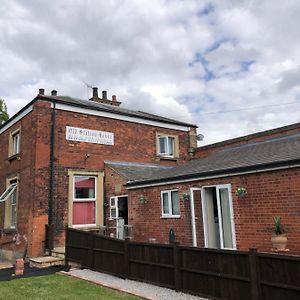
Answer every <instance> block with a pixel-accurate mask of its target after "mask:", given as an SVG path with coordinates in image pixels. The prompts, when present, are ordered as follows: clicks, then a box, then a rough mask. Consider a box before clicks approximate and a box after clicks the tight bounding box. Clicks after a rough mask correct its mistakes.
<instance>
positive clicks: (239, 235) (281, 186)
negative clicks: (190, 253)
mask: <svg viewBox="0 0 300 300" xmlns="http://www.w3.org/2000/svg"><path fill="white" fill-rule="evenodd" d="M299 182H300V169H299V168H297V169H287V170H280V171H273V172H264V173H257V174H249V175H243V176H234V177H227V178H220V179H212V180H203V181H195V182H192V183H182V184H173V185H166V186H160V187H152V188H145V189H137V190H128V194H129V198H130V200H129V201H130V204H131V206H132V210H131V214H132V215H131V217H132V224H133V225H134V227H135V233H136V235H135V238H136V239H137V240H140V241H146V240H148V239H149V238H157V240H158V241H159V242H162V243H166V242H168V230H169V229H170V227H173V228H175V234H176V236H177V239H178V241H179V242H180V243H182V244H186V245H191V244H192V240H191V225H190V223H191V217H190V206H189V201H187V200H183V199H182V197H180V209H181V218H180V219H162V218H161V204H160V191H162V190H168V189H179V193H180V195H182V193H183V192H187V191H188V190H189V188H190V187H198V188H201V187H202V186H210V185H218V184H231V190H232V200H233V210H234V222H235V231H236V242H237V248H238V249H241V250H247V249H249V248H250V247H252V246H256V247H258V249H259V250H261V251H270V250H271V248H272V246H271V242H270V238H271V235H272V228H273V217H274V216H277V215H278V216H281V217H282V221H283V223H284V225H285V227H286V229H287V236H288V248H289V249H290V250H291V253H300V184H299ZM237 187H245V188H246V190H247V195H246V196H245V197H244V198H238V197H237V196H236V194H235V190H236V188H237ZM141 194H143V195H145V196H146V198H147V203H146V204H139V201H138V196H139V195H141ZM195 215H196V217H198V220H196V227H197V238H198V244H199V246H204V236H203V224H202V222H203V221H202V212H201V197H200V195H198V197H196V200H195Z"/></svg>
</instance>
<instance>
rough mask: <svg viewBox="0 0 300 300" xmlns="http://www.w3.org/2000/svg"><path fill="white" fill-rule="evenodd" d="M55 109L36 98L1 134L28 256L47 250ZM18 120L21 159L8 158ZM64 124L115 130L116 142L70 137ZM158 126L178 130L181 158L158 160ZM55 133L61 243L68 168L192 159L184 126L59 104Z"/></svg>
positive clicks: (1, 160)
mask: <svg viewBox="0 0 300 300" xmlns="http://www.w3.org/2000/svg"><path fill="white" fill-rule="evenodd" d="M51 111H52V110H51V104H50V103H49V102H45V101H36V102H35V103H34V110H33V112H31V113H30V114H29V115H27V116H26V117H25V118H23V119H22V120H21V121H20V122H18V123H17V124H15V125H14V126H13V127H11V128H10V129H9V130H7V131H6V132H4V133H3V134H1V136H0V145H1V147H0V154H1V157H0V167H1V168H0V188H1V189H2V190H4V188H5V180H6V177H7V176H10V175H12V174H19V176H20V177H19V178H20V185H19V189H20V196H19V202H18V231H20V233H21V234H23V233H26V235H27V236H28V239H29V250H28V254H29V256H36V255H40V254H42V253H43V247H44V240H45V236H44V233H45V225H46V224H47V222H48V199H49V156H50V129H51ZM19 124H21V125H22V145H21V159H20V160H14V161H11V162H9V161H8V160H7V152H8V133H9V132H10V131H11V130H13V129H14V128H16V127H18V125H19ZM66 126H74V127H81V128H88V129H94V130H101V131H109V132H114V135H115V136H114V137H115V145H114V146H105V145H96V144H91V143H80V142H72V141H67V140H66V138H65V136H66V133H65V130H66ZM157 131H158V132H160V133H161V132H163V133H166V134H178V135H179V146H180V159H179V160H178V161H172V160H161V161H160V159H159V158H158V157H157V156H156V139H155V137H156V132H157ZM55 135H56V136H55V185H54V191H53V192H54V203H53V219H54V222H55V243H56V244H61V243H63V241H64V234H63V233H64V226H65V225H66V224H67V223H68V170H69V169H72V170H74V169H75V170H80V169H82V170H84V171H101V170H103V169H104V163H103V162H104V160H118V161H136V162H157V163H168V164H180V163H184V161H186V160H187V159H189V156H188V149H189V145H188V142H189V137H188V133H187V132H183V131H176V130H171V129H163V128H158V127H154V126H148V125H143V124H137V123H130V122H126V121H120V120H113V119H108V118H101V117H96V116H86V115H83V114H78V113H71V112H66V111H61V110H57V113H56V133H55ZM87 153H89V154H90V157H89V158H87V157H86V154H87ZM3 207H4V205H3V204H0V226H1V227H0V228H2V227H3V218H4V209H3ZM1 223H2V224H1ZM7 238H8V237H7ZM3 239H4V237H3Z"/></svg>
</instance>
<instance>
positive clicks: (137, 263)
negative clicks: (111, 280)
mask: <svg viewBox="0 0 300 300" xmlns="http://www.w3.org/2000/svg"><path fill="white" fill-rule="evenodd" d="M128 251H129V252H128V260H129V276H130V278H131V279H136V280H141V281H145V282H150V283H154V284H158V285H161V286H166V287H170V288H175V279H174V257H173V247H172V246H170V245H160V244H146V243H145V244H143V243H135V242H130V243H129V244H128Z"/></svg>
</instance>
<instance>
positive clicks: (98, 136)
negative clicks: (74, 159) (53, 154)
mask: <svg viewBox="0 0 300 300" xmlns="http://www.w3.org/2000/svg"><path fill="white" fill-rule="evenodd" d="M66 139H67V140H69V141H76V142H85V143H93V144H102V145H111V146H113V145H114V134H113V133H112V132H107V131H98V130H91V129H85V128H78V127H69V126H66Z"/></svg>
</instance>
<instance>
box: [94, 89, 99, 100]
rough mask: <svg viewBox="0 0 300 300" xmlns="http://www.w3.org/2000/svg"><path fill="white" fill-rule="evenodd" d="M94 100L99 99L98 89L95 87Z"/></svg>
mask: <svg viewBox="0 0 300 300" xmlns="http://www.w3.org/2000/svg"><path fill="white" fill-rule="evenodd" d="M93 98H99V97H98V88H97V87H93Z"/></svg>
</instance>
